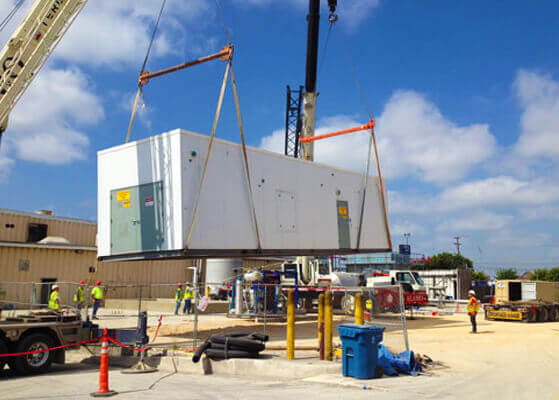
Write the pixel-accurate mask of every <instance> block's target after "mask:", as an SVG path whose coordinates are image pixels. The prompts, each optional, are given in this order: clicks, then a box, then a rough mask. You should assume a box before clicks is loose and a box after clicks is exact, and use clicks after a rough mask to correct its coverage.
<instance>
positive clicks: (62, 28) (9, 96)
mask: <svg viewBox="0 0 559 400" xmlns="http://www.w3.org/2000/svg"><path fill="white" fill-rule="evenodd" d="M86 3H87V0H36V1H35V3H34V4H33V6H32V7H31V10H30V11H29V13H28V14H27V16H26V17H25V19H24V20H23V22H22V23H21V24H20V25H19V27H18V28H17V29H16V31H15V32H14V34H13V35H12V36H11V37H10V40H8V43H6V45H5V46H4V48H3V49H2V51H1V52H0V141H1V140H2V134H3V133H4V131H5V130H6V128H7V126H8V118H9V115H10V112H11V111H12V109H13V108H14V107H15V105H16V104H17V102H18V100H19V99H20V98H21V95H22V94H23V93H24V92H25V90H26V89H27V87H28V86H29V84H30V83H31V82H32V81H33V78H34V77H35V76H36V75H37V73H38V72H39V70H40V69H41V67H42V66H43V65H44V63H45V62H46V61H47V59H48V57H49V56H50V55H51V53H52V52H53V50H54V49H55V47H56V45H57V44H58V43H59V42H60V39H62V37H63V36H64V35H65V34H66V32H67V31H68V28H70V26H71V25H72V23H73V22H74V20H75V19H76V17H77V16H78V14H79V13H80V11H81V10H82V9H83V7H84V6H85V5H86Z"/></svg>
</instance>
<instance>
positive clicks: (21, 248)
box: [0, 209, 195, 304]
mask: <svg viewBox="0 0 559 400" xmlns="http://www.w3.org/2000/svg"><path fill="white" fill-rule="evenodd" d="M96 235H97V224H96V223H95V222H91V221H85V220H79V219H72V218H62V217H54V216H52V215H49V214H48V213H27V212H19V211H12V210H5V209H0V282H2V288H1V289H0V295H1V296H2V297H3V298H4V299H5V300H6V301H8V300H9V301H13V302H14V303H15V304H17V303H27V302H30V301H31V302H36V303H43V304H44V303H45V299H46V296H48V290H49V285H46V284H45V285H41V284H40V283H51V282H74V283H75V282H79V281H80V280H84V281H85V282H86V283H88V284H91V285H92V284H94V283H95V282H96V281H97V280H100V281H102V282H103V285H107V286H108V287H109V290H108V293H107V295H110V296H111V297H119V298H122V297H136V296H137V295H138V293H139V289H138V288H130V287H129V288H124V287H122V286H123V285H134V284H140V283H142V284H150V285H149V286H146V287H143V288H142V296H143V297H171V296H172V292H173V287H170V286H157V285H155V284H171V283H176V282H178V281H182V282H184V281H190V280H191V279H192V270H189V269H188V267H191V266H192V265H193V263H194V262H195V261H193V260H165V261H160V260H158V261H135V262H111V263H98V262H97V248H96V246H95V237H96ZM31 282H34V283H36V285H35V286H36V287H35V289H34V290H31V289H32V285H31ZM60 286H61V296H62V300H63V303H66V302H67V301H70V300H71V296H72V291H73V290H72V289H73V288H74V287H75V285H70V284H65V283H61V284H60ZM111 286H113V287H114V288H113V289H110V288H111ZM65 292H66V293H65Z"/></svg>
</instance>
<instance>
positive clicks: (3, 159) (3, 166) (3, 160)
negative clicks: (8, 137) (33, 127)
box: [0, 141, 14, 183]
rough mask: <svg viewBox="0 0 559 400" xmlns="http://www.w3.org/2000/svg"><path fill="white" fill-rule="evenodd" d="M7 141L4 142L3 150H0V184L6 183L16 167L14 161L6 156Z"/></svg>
mask: <svg viewBox="0 0 559 400" xmlns="http://www.w3.org/2000/svg"><path fill="white" fill-rule="evenodd" d="M5 149H6V145H5V141H2V148H1V149H0V183H2V182H6V181H7V179H8V175H9V174H10V171H11V169H12V167H13V165H14V160H13V159H11V158H8V156H6V151H5Z"/></svg>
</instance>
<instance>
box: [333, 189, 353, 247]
mask: <svg viewBox="0 0 559 400" xmlns="http://www.w3.org/2000/svg"><path fill="white" fill-rule="evenodd" d="M336 212H337V213H338V243H339V246H340V249H349V248H350V247H351V244H350V241H349V207H348V203H347V201H343V200H338V201H337V202H336Z"/></svg>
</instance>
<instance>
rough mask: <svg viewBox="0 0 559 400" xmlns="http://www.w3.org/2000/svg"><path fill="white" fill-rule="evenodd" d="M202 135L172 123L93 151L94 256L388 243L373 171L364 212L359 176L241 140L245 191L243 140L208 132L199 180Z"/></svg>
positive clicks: (362, 248) (325, 251)
mask: <svg viewBox="0 0 559 400" xmlns="http://www.w3.org/2000/svg"><path fill="white" fill-rule="evenodd" d="M209 140H210V138H209V137H208V136H204V135H199V134H196V133H191V132H187V131H184V130H180V129H177V130H173V131H171V132H168V133H163V134H160V135H157V136H153V137H150V138H147V139H143V140H139V141H136V142H131V143H127V144H124V145H120V146H116V147H113V148H109V149H106V150H103V151H100V152H99V153H98V226H99V231H98V238H97V241H98V256H99V258H100V259H101V260H111V259H119V260H122V259H129V260H133V259H144V258H174V257H183V258H189V257H193V258H199V257H240V256H249V255H252V256H254V255H275V256H280V255H289V254H297V255H319V254H322V255H330V254H344V253H355V252H362V253H370V252H378V251H388V250H390V244H389V240H388V235H387V232H388V229H387V227H386V225H385V218H384V211H383V206H382V197H381V194H380V189H379V185H378V183H379V182H378V178H376V177H369V179H368V180H367V181H368V183H367V190H366V195H365V205H364V207H363V215H362V216H361V209H362V207H361V204H362V200H363V192H364V191H363V189H364V181H365V180H364V176H363V175H362V174H358V173H354V172H348V171H343V170H340V169H337V168H334V167H329V166H325V165H322V164H319V163H312V162H308V161H303V160H300V159H296V158H293V157H287V156H284V155H281V154H277V153H272V152H269V151H266V150H262V149H257V148H250V147H247V158H248V164H249V172H250V178H251V184H252V193H251V192H250V190H249V185H248V179H247V174H246V170H245V164H244V158H243V153H242V149H241V146H240V145H239V144H235V143H232V142H228V141H225V140H221V139H215V140H214V143H213V148H212V151H211V153H210V157H209V159H208V165H207V172H206V175H205V178H204V180H203V181H202V184H201V177H202V171H203V169H204V164H205V162H206V154H207V151H208V144H209ZM251 197H252V199H251ZM385 197H386V196H385ZM252 204H254V209H253V207H252ZM195 210H196V211H195ZM254 216H255V217H254ZM361 220H362V223H361V224H360V221H361ZM360 225H361V239H360V244H359V246H358V243H357V242H358V239H357V238H358V231H359V226H360ZM256 226H257V227H258V229H256ZM259 242H260V246H259V244H258V243H259Z"/></svg>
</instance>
